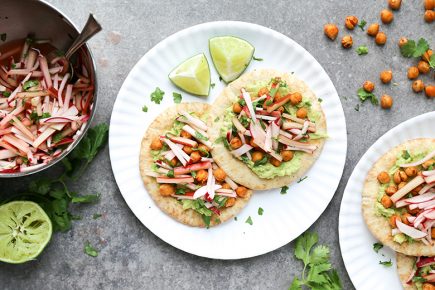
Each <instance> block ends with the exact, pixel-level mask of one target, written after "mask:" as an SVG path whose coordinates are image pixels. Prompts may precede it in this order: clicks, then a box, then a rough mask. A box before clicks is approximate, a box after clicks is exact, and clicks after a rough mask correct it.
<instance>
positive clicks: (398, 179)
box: [393, 170, 402, 184]
mask: <svg viewBox="0 0 435 290" xmlns="http://www.w3.org/2000/svg"><path fill="white" fill-rule="evenodd" d="M393 181H394V183H395V184H399V183H401V182H402V177H401V176H400V170H397V171H396V172H394V174H393Z"/></svg>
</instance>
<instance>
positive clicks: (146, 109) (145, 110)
mask: <svg viewBox="0 0 435 290" xmlns="http://www.w3.org/2000/svg"><path fill="white" fill-rule="evenodd" d="M142 112H144V113H146V112H148V107H147V106H146V105H144V106H143V107H142Z"/></svg>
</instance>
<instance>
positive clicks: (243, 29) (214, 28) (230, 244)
mask: <svg viewBox="0 0 435 290" xmlns="http://www.w3.org/2000/svg"><path fill="white" fill-rule="evenodd" d="M218 35H234V36H238V37H241V38H243V39H246V40H247V41H249V42H250V43H252V44H253V45H254V47H255V49H256V50H255V56H257V57H261V58H263V59H264V61H262V62H259V61H252V63H251V64H250V65H249V67H248V69H247V70H248V71H250V70H252V69H254V68H275V69H278V70H281V71H288V72H295V73H296V74H297V76H298V77H299V78H301V79H303V80H304V81H306V82H307V83H308V85H309V86H310V87H311V88H312V89H313V90H314V92H315V93H316V94H317V96H318V97H319V98H322V99H323V102H322V107H323V109H324V111H325V114H326V118H327V122H328V134H329V136H330V138H329V139H328V141H327V142H326V144H325V147H324V149H323V152H322V154H321V156H320V158H319V160H318V161H317V162H316V163H315V165H314V166H313V167H312V169H311V170H310V171H309V172H308V173H307V176H308V178H307V179H306V180H304V181H303V182H301V183H299V184H294V185H292V186H291V187H290V189H289V190H288V193H287V194H286V195H281V194H280V190H279V189H276V190H270V191H264V192H256V193H255V194H254V196H253V198H252V199H251V201H250V202H249V204H248V206H247V207H246V208H245V209H244V210H243V211H242V212H241V213H240V214H239V216H238V220H237V221H235V220H231V221H228V222H227V223H224V224H222V225H219V226H218V227H215V228H212V229H208V230H206V229H200V228H192V227H189V226H185V225H183V224H180V223H178V222H176V221H175V220H173V219H172V218H170V217H169V216H167V215H166V214H164V213H163V212H161V211H160V210H159V208H158V207H157V206H155V205H154V203H153V201H152V200H151V198H150V196H149V195H148V193H147V192H146V190H145V188H144V186H143V184H142V180H141V177H140V174H139V150H140V143H141V140H142V137H143V135H144V133H145V131H146V129H147V127H148V125H149V124H150V122H151V121H152V120H153V119H154V118H155V117H156V116H157V115H158V114H160V113H161V112H162V110H164V109H165V108H167V107H168V106H170V105H173V100H172V92H174V91H176V92H180V91H179V90H178V89H177V88H176V87H174V86H173V85H172V84H171V82H170V81H169V80H168V78H167V75H168V73H169V72H170V71H171V70H172V69H173V68H174V67H175V66H176V65H178V64H179V63H181V62H182V61H184V60H185V59H187V58H189V57H191V56H193V55H195V54H197V53H201V52H204V53H205V54H206V56H207V58H208V61H209V64H210V70H211V76H212V82H213V83H215V84H216V86H215V87H214V89H212V90H211V93H210V96H209V97H208V98H201V97H194V96H190V95H188V94H186V93H183V102H188V101H196V102H208V103H212V102H213V101H214V99H215V97H216V96H217V95H218V94H219V92H220V91H221V90H222V89H223V87H224V84H223V83H221V82H220V81H219V77H218V75H217V73H216V71H215V69H214V67H213V64H212V61H211V58H210V55H209V50H208V40H209V38H211V37H214V36H218ZM157 86H158V87H160V88H161V89H162V90H163V91H165V92H166V93H165V96H164V99H163V101H162V103H161V104H160V105H156V104H154V103H151V102H150V97H149V95H150V93H151V92H152V91H154V89H155V88H156V87H157ZM143 105H147V106H148V108H149V110H148V113H144V112H142V106H143ZM109 142H110V143H109V144H110V159H111V162H112V169H113V173H114V175H115V179H116V182H117V183H118V186H119V189H120V191H121V193H122V195H123V197H124V199H125V201H126V202H127V204H128V206H129V207H130V208H131V210H132V211H133V213H134V214H135V215H136V216H137V217H138V219H139V220H140V221H141V222H142V223H143V224H144V225H145V226H146V227H147V228H148V229H149V230H151V231H152V232H153V233H154V234H156V235H157V236H158V237H160V238H161V239H162V240H164V241H166V242H167V243H169V244H171V245H173V246H174V247H177V248H179V249H181V250H183V251H186V252H189V253H192V254H195V255H198V256H203V257H209V258H216V259H240V258H247V257H253V256H257V255H261V254H264V253H267V252H270V251H273V250H275V249H277V248H279V247H281V246H283V245H285V244H287V243H289V242H290V241H292V240H293V239H295V238H296V237H297V236H299V235H300V234H301V233H302V232H304V231H305V230H306V229H307V228H308V227H310V226H311V225H312V224H313V223H314V222H315V221H316V220H317V218H318V217H319V216H320V215H321V214H322V212H323V211H324V210H325V208H326V207H327V205H328V203H329V202H330V200H331V199H332V197H333V195H334V192H335V190H336V189H337V186H338V183H339V181H340V178H341V175H342V172H343V167H344V163H345V158H346V150H347V136H346V123H345V118H344V113H343V108H342V107H341V103H340V100H339V97H338V95H337V92H336V90H335V88H334V85H333V84H332V82H331V80H330V79H329V77H328V75H327V74H326V72H325V71H324V70H323V68H322V67H321V66H320V64H319V63H318V62H317V61H316V60H315V59H314V58H313V57H312V56H311V55H310V54H309V53H308V52H307V51H306V50H305V49H303V48H302V47H301V46H299V45H298V44H297V43H296V42H294V41H293V40H291V39H289V38H288V37H286V36H284V35H282V34H280V33H278V32H276V31H274V30H271V29H268V28H265V27H263V26H259V25H255V24H249V23H243V22H232V21H225V22H211V23H205V24H200V25H197V26H193V27H190V28H188V29H185V30H182V31H180V32H178V33H175V34H174V35H172V36H170V37H168V38H166V39H165V40H163V41H162V42H160V43H159V44H157V45H156V46H155V47H154V48H152V49H151V50H150V51H149V52H147V53H146V54H145V55H144V56H143V57H142V59H141V60H140V61H139V62H138V63H137V64H136V65H135V66H134V68H133V69H132V70H131V72H130V74H129V75H128V77H127V79H126V80H125V82H124V84H123V86H122V88H121V90H120V91H119V94H118V97H117V99H116V102H115V106H114V108H113V113H112V118H111V122H110V139H109ZM259 207H262V208H263V209H264V214H263V215H262V216H259V215H258V214H257V211H258V208H259ZM249 216H251V218H252V220H253V225H252V226H251V225H249V224H247V223H245V220H246V219H247V218H248V217H249Z"/></svg>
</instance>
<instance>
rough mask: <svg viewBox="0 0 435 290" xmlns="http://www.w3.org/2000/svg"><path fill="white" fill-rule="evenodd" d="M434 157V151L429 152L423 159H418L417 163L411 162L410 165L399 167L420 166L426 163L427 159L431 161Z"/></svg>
mask: <svg viewBox="0 0 435 290" xmlns="http://www.w3.org/2000/svg"><path fill="white" fill-rule="evenodd" d="M434 156H435V150H434V151H432V152H430V153H429V154H427V155H426V156H425V157H424V158H423V159H420V160H419V161H416V162H412V163H407V164H402V165H400V167H413V166H418V165H421V164H423V163H425V162H426V161H428V160H429V159H431V158H432V157H434Z"/></svg>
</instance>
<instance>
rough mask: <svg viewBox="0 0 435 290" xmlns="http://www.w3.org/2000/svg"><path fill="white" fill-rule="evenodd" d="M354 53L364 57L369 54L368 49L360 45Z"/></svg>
mask: <svg viewBox="0 0 435 290" xmlns="http://www.w3.org/2000/svg"><path fill="white" fill-rule="evenodd" d="M356 53H357V54H358V55H364V54H367V53H369V49H368V47H367V46H365V45H360V46H358V47H357V49H356Z"/></svg>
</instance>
